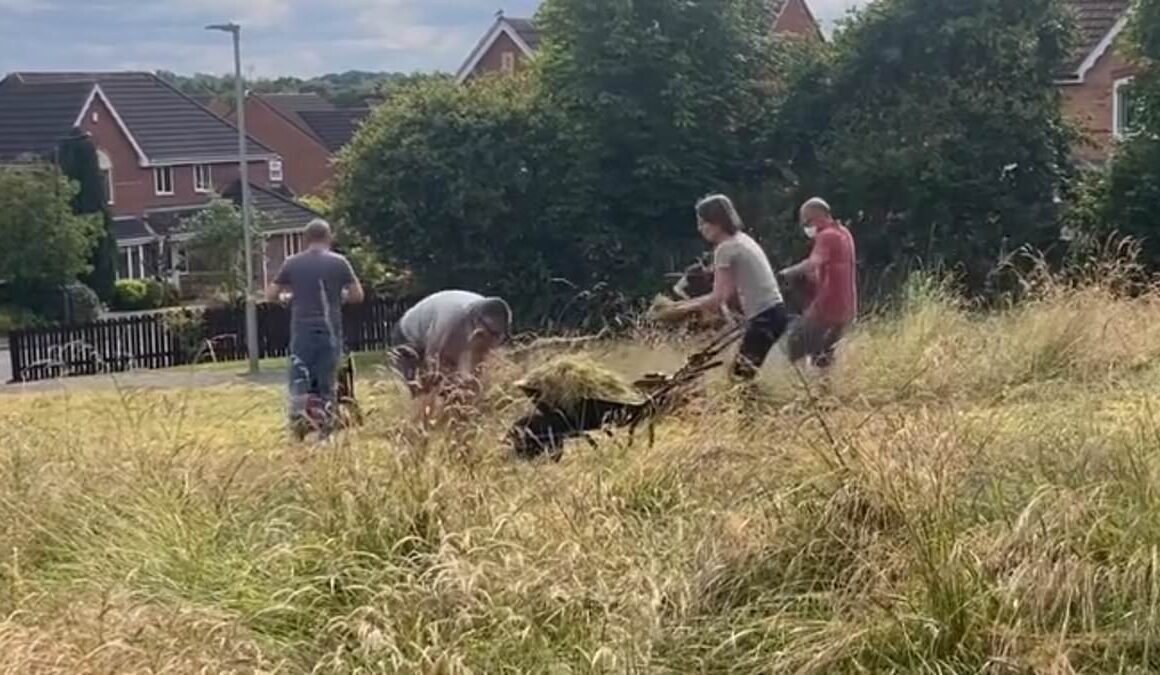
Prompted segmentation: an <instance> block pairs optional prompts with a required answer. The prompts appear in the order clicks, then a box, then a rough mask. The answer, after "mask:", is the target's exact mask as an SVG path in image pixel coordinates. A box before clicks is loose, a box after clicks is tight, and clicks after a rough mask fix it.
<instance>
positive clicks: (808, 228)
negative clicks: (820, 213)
mask: <svg viewBox="0 0 1160 675" xmlns="http://www.w3.org/2000/svg"><path fill="white" fill-rule="evenodd" d="M802 232H803V233H804V234H805V235H806V237H807V238H809V239H813V238H814V237H816V236H818V228H816V227H814V226H813V225H804V226H803V227H802Z"/></svg>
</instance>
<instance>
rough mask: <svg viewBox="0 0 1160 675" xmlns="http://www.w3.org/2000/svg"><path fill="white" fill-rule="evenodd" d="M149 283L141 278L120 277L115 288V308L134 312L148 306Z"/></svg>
mask: <svg viewBox="0 0 1160 675" xmlns="http://www.w3.org/2000/svg"><path fill="white" fill-rule="evenodd" d="M148 296H149V285H148V284H146V283H145V282H144V281H142V280H140V279H120V280H118V281H117V285H116V287H115V288H114V289H113V309H115V310H117V311H120V312H133V311H138V310H142V309H147V308H148V304H147V303H148Z"/></svg>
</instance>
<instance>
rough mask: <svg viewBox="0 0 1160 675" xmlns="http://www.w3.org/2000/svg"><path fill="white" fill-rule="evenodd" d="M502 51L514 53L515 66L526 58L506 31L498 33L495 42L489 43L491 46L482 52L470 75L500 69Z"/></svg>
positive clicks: (517, 66)
mask: <svg viewBox="0 0 1160 675" xmlns="http://www.w3.org/2000/svg"><path fill="white" fill-rule="evenodd" d="M504 52H511V53H513V54H515V57H516V68H519V67H521V66H522V65H523V63H524V60H525V59H526V58H527V57H526V56H524V52H523V51H522V50H521V49H520V48H519V46H518V45H516V43H515V40H512V39H511V38H510V37H508V35H507V33H500V34H499V37H498V38H496V40H495V42H493V43H491V48H490V49H488V50H487V51H486V52H484V53H483V57H482V58H481V59H480V60H479V63H477V64H476V65H475V70H474V71H472V75H479V74H482V73H497V72H499V71H500V70H502V69H503V53H504Z"/></svg>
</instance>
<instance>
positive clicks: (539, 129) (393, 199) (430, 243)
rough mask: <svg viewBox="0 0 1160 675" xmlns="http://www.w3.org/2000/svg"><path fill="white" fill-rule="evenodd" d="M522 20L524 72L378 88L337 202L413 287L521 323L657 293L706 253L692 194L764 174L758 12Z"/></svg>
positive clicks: (756, 3) (600, 3)
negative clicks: (494, 301)
mask: <svg viewBox="0 0 1160 675" xmlns="http://www.w3.org/2000/svg"><path fill="white" fill-rule="evenodd" d="M537 25H538V27H539V29H540V30H541V34H542V36H543V43H542V46H541V51H540V53H539V54H538V56H537V58H536V61H535V64H536V65H535V66H534V68H533V69H532V70H531V71H530V72H524V73H520V74H516V75H507V76H493V77H485V78H481V79H479V80H475V81H473V82H472V83H470V84H469V85H467V86H457V85H455V84H454V83H452V82H450V81H446V80H440V79H433V80H425V81H418V82H407V83H403V84H399V85H398V87H397V88H396V89H393V90H392V95H391V97H390V98H389V99H388V100H387V102H386V103H385V104H383V105H382V106H380V107H379V108H378V109H377V110H376V111H375V114H374V115H373V116H372V117H371V119H370V120H369V121H368V122H366V123H365V124H364V126H363V128H362V131H361V132H360V133H359V134H358V135H357V136H356V138H355V139H354V141H353V142H352V143H351V145H350V146H349V147H348V148H347V149H346V151H345V152H344V153H343V156H342V159H341V163H340V166H341V170H340V174H341V175H340V181H339V183H340V186H339V190H338V194H337V210H338V212H339V213H340V214H341V216H342V217H343V218H344V219H345V220H346V221H347V222H349V223H351V224H352V225H354V226H355V227H357V228H359V229H360V230H361V231H362V232H364V233H365V234H366V235H367V236H368V237H369V238H370V239H371V240H372V241H373V242H374V243H375V244H376V246H377V247H378V249H379V251H380V253H381V254H382V255H383V256H384V257H386V258H387V260H388V261H389V262H391V263H392V264H394V265H395V266H396V267H399V268H405V269H408V270H409V271H411V272H412V273H413V275H414V277H415V281H416V283H417V285H418V286H419V288H420V289H421V290H435V289H438V288H445V287H448V286H460V287H469V288H473V289H477V290H480V291H486V292H495V293H500V294H503V295H504V296H505V297H507V298H509V300H510V301H512V302H513V303H514V304H515V305H516V309H517V311H518V313H519V314H520V315H521V317H523V318H527V317H542V316H545V315H548V314H554V313H556V312H557V311H558V310H559V309H560V308H561V307H565V308H567V309H568V311H569V313H570V314H572V315H577V314H587V313H588V312H586V311H584V310H580V311H575V310H576V305H575V304H572V299H573V298H575V297H577V296H582V297H584V298H596V297H600V296H601V294H600V293H597V294H596V295H593V292H595V291H597V290H599V289H604V290H605V291H608V292H607V294H606V297H605V298H604V299H607V300H615V299H617V296H618V295H619V294H621V293H623V294H624V295H627V296H629V297H630V298H631V297H634V296H641V295H645V294H646V289H647V290H648V291H652V290H655V286H656V284H657V283H658V280H659V278H660V276H659V272H661V271H671V270H672V269H675V268H676V267H678V266H682V267H683V264H682V263H683V262H684V259H685V258H686V257H689V256H692V255H693V254H694V252H699V251H700V250H702V248H703V246H704V243H703V242H701V241H700V240H699V237H698V235H697V233H696V224H695V220H694V217H693V204H694V202H695V201H696V200H697V198H699V197H701V196H703V195H705V194H707V193H708V192H711V191H713V190H720V189H728V190H729V191H731V192H736V191H742V192H744V191H745V190H746V189H747V188H750V187H752V186H754V185H759V184H761V183H762V182H763V181H765V180H767V179H768V178H769V177H770V176H771V175H774V176H776V175H778V174H776V172H775V171H774V170H773V168H772V167H771V165H770V164H769V163H768V162H767V161H766V159H765V157H766V155H768V148H767V147H766V141H767V138H768V137H769V133H768V132H769V129H770V128H771V127H772V122H773V119H774V113H775V112H776V109H777V106H776V102H777V99H778V95H777V92H776V89H775V87H774V86H773V83H774V75H775V74H776V73H775V68H774V66H775V65H776V61H775V59H774V56H775V54H774V52H772V51H771V50H770V39H769V35H770V26H771V25H772V16H771V14H770V12H769V6H768V3H765V2H762V1H761V0H707V1H706V2H685V1H684V0H648V1H646V2H637V3H633V4H632V5H631V6H629V5H628V3H623V2H619V1H618V0H548V1H547V2H546V3H545V4H544V6H543V7H542V9H541V13H540V14H539V15H538V17H537ZM604 299H602V300H600V301H599V302H603V301H604ZM599 302H596V303H589V308H590V309H599V308H598V307H593V305H594V304H599ZM570 322H571V323H576V321H575V320H573V321H570Z"/></svg>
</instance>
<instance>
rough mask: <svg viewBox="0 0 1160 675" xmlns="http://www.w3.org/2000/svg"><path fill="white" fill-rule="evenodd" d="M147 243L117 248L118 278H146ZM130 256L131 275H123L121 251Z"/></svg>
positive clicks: (128, 261) (128, 260)
mask: <svg viewBox="0 0 1160 675" xmlns="http://www.w3.org/2000/svg"><path fill="white" fill-rule="evenodd" d="M145 246H146V245H145V244H136V245H133V246H122V247H120V248H119V249H117V278H118V279H144V278H145ZM122 251H123V252H124V253H125V255H127V256H128V259H127V263H128V265H127V267H128V268H129V276H127V277H123V276H121V252H122Z"/></svg>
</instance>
